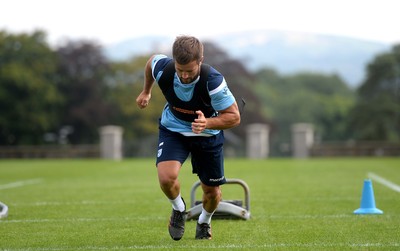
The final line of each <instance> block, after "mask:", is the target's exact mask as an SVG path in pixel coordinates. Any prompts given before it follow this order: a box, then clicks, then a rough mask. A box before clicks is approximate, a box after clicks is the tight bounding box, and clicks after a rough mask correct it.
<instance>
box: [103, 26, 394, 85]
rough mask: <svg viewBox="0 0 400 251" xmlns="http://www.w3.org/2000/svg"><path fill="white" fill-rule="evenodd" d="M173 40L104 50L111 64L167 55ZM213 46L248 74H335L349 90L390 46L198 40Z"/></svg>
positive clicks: (323, 39) (277, 36) (306, 38)
mask: <svg viewBox="0 0 400 251" xmlns="http://www.w3.org/2000/svg"><path fill="white" fill-rule="evenodd" d="M174 38H175V37H165V36H148V37H141V38H135V39H129V40H126V41H121V42H120V43H116V44H113V45H110V46H107V47H105V54H106V56H107V57H108V58H109V59H110V60H115V61H119V60H127V59H129V58H131V57H134V56H138V55H145V54H150V53H156V52H161V53H170V51H171V45H172V43H173V41H174ZM200 39H201V40H202V41H209V42H213V43H215V44H216V45H218V46H219V47H220V48H221V49H223V50H224V51H226V52H227V53H228V55H230V56H231V57H233V58H237V59H241V60H243V61H244V64H245V65H246V66H247V68H248V69H249V70H251V71H256V70H259V69H261V68H265V67H270V68H273V69H275V70H277V71H278V72H280V73H281V74H293V73H297V72H300V71H310V72H322V73H328V74H330V73H337V74H339V75H340V76H341V77H342V78H343V80H344V81H345V82H346V83H348V84H349V86H352V87H355V86H358V85H359V84H360V83H361V82H362V81H363V79H364V76H365V67H366V65H367V64H368V63H369V62H370V61H371V60H372V59H373V58H374V57H375V56H376V55H377V54H379V53H382V52H385V51H388V50H390V48H391V45H390V44H385V43H380V42H374V41H367V40H359V39H353V38H348V37H338V36H328V35H320V34H311V33H301V32H285V31H270V30H265V31H247V32H237V33H226V34H221V35H219V36H217V37H213V38H208V39H206V38H201V37H200Z"/></svg>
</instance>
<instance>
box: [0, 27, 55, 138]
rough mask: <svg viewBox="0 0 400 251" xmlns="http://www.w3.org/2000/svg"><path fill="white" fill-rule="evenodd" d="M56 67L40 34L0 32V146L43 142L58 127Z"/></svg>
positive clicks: (50, 51)
mask: <svg viewBox="0 0 400 251" xmlns="http://www.w3.org/2000/svg"><path fill="white" fill-rule="evenodd" d="M56 65H57V62H56V56H55V53H54V51H52V49H51V48H50V47H49V45H48V44H47V43H46V34H45V33H44V32H43V31H35V32H33V33H32V34H24V33H22V34H9V33H7V32H5V31H2V32H0V114H1V116H0V145H17V144H40V143H43V136H44V133H45V132H47V131H48V130H51V129H53V128H54V127H55V126H56V125H57V124H58V122H59V121H58V116H57V114H58V111H59V110H58V109H59V108H60V105H61V104H62V97H61V95H60V93H59V92H58V90H57V87H56V84H55V79H56V75H55V70H56V69H55V66H56Z"/></svg>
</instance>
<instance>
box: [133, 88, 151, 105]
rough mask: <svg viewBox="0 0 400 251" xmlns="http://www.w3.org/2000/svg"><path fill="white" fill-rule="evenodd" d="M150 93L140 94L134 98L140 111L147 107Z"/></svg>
mask: <svg viewBox="0 0 400 251" xmlns="http://www.w3.org/2000/svg"><path fill="white" fill-rule="evenodd" d="M150 98H151V93H145V92H143V91H142V92H141V93H140V94H139V96H138V97H137V98H136V104H137V106H139V108H140V109H143V108H146V107H147V106H148V105H149V102H150Z"/></svg>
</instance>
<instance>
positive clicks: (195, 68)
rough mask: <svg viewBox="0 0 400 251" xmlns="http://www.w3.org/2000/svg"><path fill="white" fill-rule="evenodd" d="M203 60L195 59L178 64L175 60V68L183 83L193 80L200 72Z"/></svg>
mask: <svg viewBox="0 0 400 251" xmlns="http://www.w3.org/2000/svg"><path fill="white" fill-rule="evenodd" d="M200 66H201V62H200V63H199V62H198V61H196V60H194V61H192V62H190V63H188V64H184V65H182V64H178V63H177V62H175V70H176V73H177V74H178V77H179V79H180V80H181V83H182V84H189V83H191V82H193V81H194V80H195V79H196V78H197V77H198V76H199V74H200Z"/></svg>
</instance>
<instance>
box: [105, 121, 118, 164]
mask: <svg viewBox="0 0 400 251" xmlns="http://www.w3.org/2000/svg"><path fill="white" fill-rule="evenodd" d="M122 133H123V129H122V127H120V126H112V125H109V126H103V127H101V128H100V155H101V157H102V158H103V159H114V160H120V159H122Z"/></svg>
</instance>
